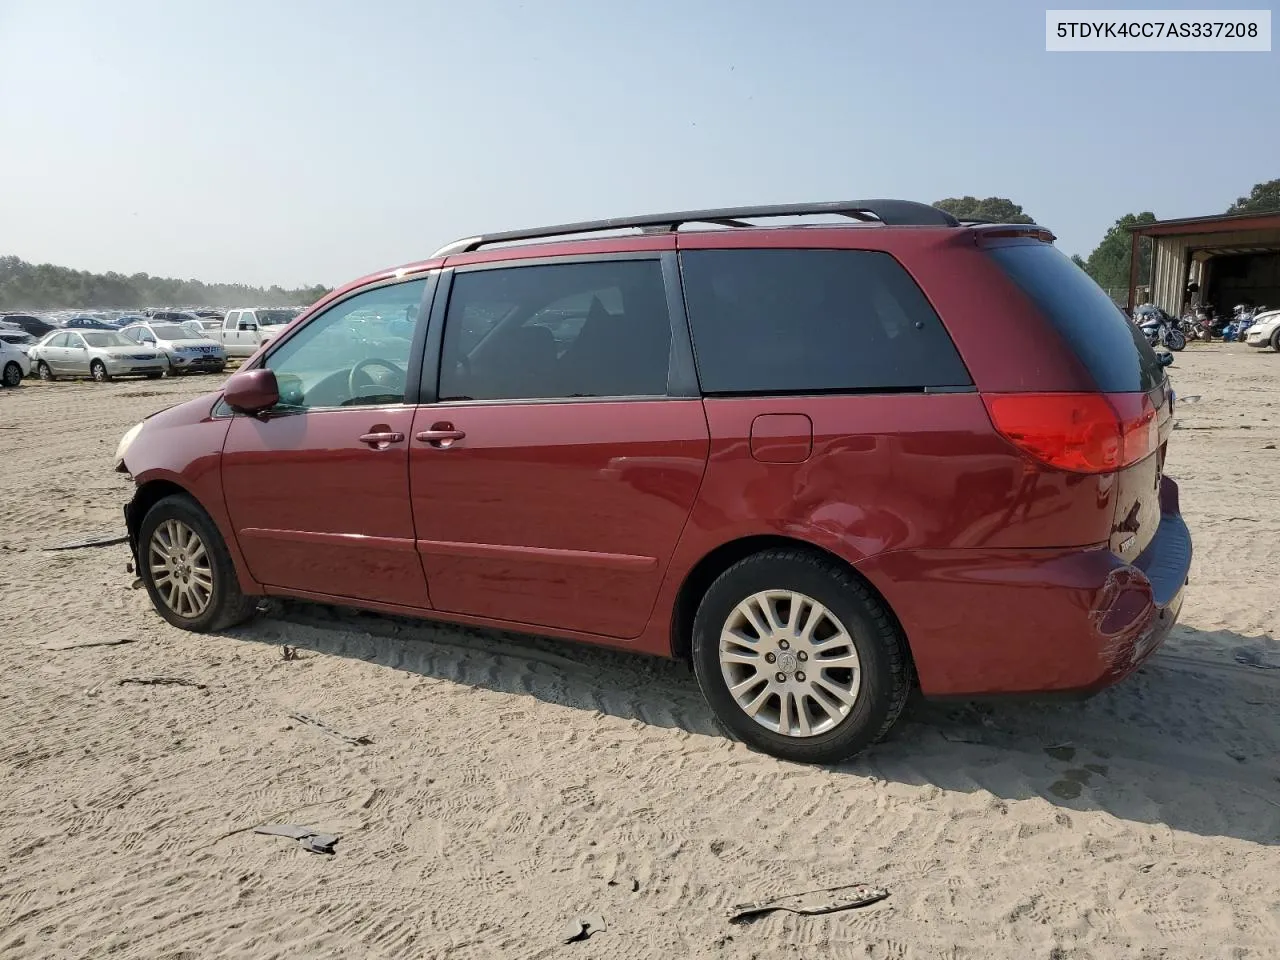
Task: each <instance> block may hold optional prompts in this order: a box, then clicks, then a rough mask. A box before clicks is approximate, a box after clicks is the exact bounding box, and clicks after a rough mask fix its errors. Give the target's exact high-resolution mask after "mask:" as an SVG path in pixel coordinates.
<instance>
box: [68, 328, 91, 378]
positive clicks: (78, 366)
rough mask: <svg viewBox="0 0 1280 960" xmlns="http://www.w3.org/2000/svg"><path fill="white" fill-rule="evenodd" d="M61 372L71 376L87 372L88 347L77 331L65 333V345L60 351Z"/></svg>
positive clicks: (82, 374)
mask: <svg viewBox="0 0 1280 960" xmlns="http://www.w3.org/2000/svg"><path fill="white" fill-rule="evenodd" d="M62 356H63V362H62V368H63V372H65V373H69V374H71V375H72V376H84V375H85V374H87V373H88V372H89V348H88V347H86V346H85V343H84V338H83V337H82V336H80V334H78V333H68V334H67V346H66V348H65V349H64V350H63V351H62Z"/></svg>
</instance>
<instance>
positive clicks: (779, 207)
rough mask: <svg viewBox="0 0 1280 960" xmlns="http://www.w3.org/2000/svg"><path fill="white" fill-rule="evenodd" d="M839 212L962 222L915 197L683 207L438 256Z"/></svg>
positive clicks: (484, 238)
mask: <svg viewBox="0 0 1280 960" xmlns="http://www.w3.org/2000/svg"><path fill="white" fill-rule="evenodd" d="M805 216H839V217H849V218H850V219H853V220H867V221H879V222H880V223H883V224H884V225H886V226H890V227H902V226H920V227H926V226H927V227H956V226H959V225H960V221H959V220H957V219H956V218H955V217H953V216H952V215H951V214H949V213H947V212H946V211H944V210H939V209H937V208H936V207H931V206H929V205H928V204H924V203H916V202H915V201H912V200H847V201H846V200H834V201H828V202H826V203H778V204H771V205H768V206H757V207H718V208H713V209H710V210H681V211H677V212H675V213H652V214H649V215H648V216H642V217H615V218H613V219H611V220H584V221H582V222H581V223H561V224H558V225H556V226H552V227H535V228H533V229H531V230H508V231H505V232H503V233H486V234H482V235H481V236H478V237H466V238H464V239H462V240H455V241H454V242H453V243H450V244H447V245H446V246H443V247H441V248H440V249H439V250H437V251H436V252H435V253H433V254H432V255H431V257H432V259H436V258H437V257H447V256H449V255H451V254H455V253H471V252H472V251H475V250H479V249H480V248H481V247H484V246H488V245H489V244H492V243H511V242H514V241H517V240H539V239H543V238H546V237H562V236H570V235H572V234H577V233H602V232H604V231H606V230H626V229H630V228H636V227H638V228H640V229H642V230H644V231H646V232H660V233H671V232H674V231H676V230H678V229H679V228H680V226H681V225H682V224H686V223H710V224H714V225H716V226H721V227H750V226H753V225H752V224H750V223H747V222H745V221H747V220H754V219H759V218H765V217H805Z"/></svg>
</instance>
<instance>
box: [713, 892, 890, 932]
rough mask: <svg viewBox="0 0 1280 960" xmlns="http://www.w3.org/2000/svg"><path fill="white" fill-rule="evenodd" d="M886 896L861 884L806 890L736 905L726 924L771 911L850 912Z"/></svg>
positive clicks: (747, 920)
mask: <svg viewBox="0 0 1280 960" xmlns="http://www.w3.org/2000/svg"><path fill="white" fill-rule="evenodd" d="M888 896H889V891H888V890H885V889H884V888H883V887H873V886H870V885H869V884H865V883H851V884H846V885H845V886H841V887H828V888H826V889H825V890H809V891H806V892H805V893H791V894H787V895H785V896H781V897H774V898H772V899H770V900H756V901H753V902H752V903H740V904H738V905H737V906H736V907H734V908H733V910H732V911H731V912H730V914H729V922H730V923H747V922H749V921H751V920H754V919H756V918H757V917H761V916H764V915H765V914H766V913H773V912H774V911H775V910H786V911H787V912H789V913H798V914H801V915H803V916H817V915H819V914H823V913H835V912H836V911H838V910H853V909H855V908H856V907H865V906H869V905H870V904H873V903H879V902H880V901H881V900H884V899H885V898H887V897H888Z"/></svg>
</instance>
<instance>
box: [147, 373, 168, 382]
mask: <svg viewBox="0 0 1280 960" xmlns="http://www.w3.org/2000/svg"><path fill="white" fill-rule="evenodd" d="M163 376H164V374H163V373H148V374H147V379H148V380H159V379H160V378H161V377H163Z"/></svg>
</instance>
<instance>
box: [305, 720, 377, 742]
mask: <svg viewBox="0 0 1280 960" xmlns="http://www.w3.org/2000/svg"><path fill="white" fill-rule="evenodd" d="M289 719H290V720H297V721H299V722H300V723H306V724H310V725H311V726H313V727H315V728H316V729H317V730H319V731H320V732H321V733H327V734H328V735H329V736H331V737H336V738H337V739H339V740H341V741H343V742H344V743H349V744H351V745H352V746H356V747H367V746H368V745H369V744H371V743H373V740H372V739H371V738H369V737H366V736H355V735H353V734H350V733H343V732H342V731H341V730H335V729H334V728H333V727H331V726H329V725H328V724H327V723H325V722H324V721H323V720H320V719H318V718H316V717H313V716H311V715H310V714H308V713H291V714H289Z"/></svg>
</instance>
